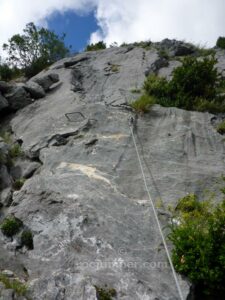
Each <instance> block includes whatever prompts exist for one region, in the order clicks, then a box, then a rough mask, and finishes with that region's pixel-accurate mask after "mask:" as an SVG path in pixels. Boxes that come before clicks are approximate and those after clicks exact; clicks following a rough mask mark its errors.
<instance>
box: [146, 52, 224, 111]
mask: <svg viewBox="0 0 225 300" xmlns="http://www.w3.org/2000/svg"><path fill="white" fill-rule="evenodd" d="M215 63H216V60H215V58H214V57H211V58H209V57H204V58H203V59H197V58H196V57H185V58H184V59H183V63H182V65H181V66H180V67H178V68H176V69H175V70H174V72H173V78H172V80H170V81H167V80H166V79H165V78H160V77H158V76H157V75H150V76H149V77H148V78H147V79H146V80H145V82H144V90H145V92H146V93H147V94H148V95H149V96H154V97H155V98H156V103H158V104H160V105H162V106H174V107H179V108H183V109H187V110H200V111H210V112H213V113H214V112H215V113H216V112H222V111H225V105H223V104H222V102H223V97H218V96H217V94H218V88H220V89H221V82H222V80H220V79H219V76H218V73H217V70H216V68H215Z"/></svg>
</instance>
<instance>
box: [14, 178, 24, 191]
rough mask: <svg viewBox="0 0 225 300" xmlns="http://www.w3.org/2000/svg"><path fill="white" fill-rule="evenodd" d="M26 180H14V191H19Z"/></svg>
mask: <svg viewBox="0 0 225 300" xmlns="http://www.w3.org/2000/svg"><path fill="white" fill-rule="evenodd" d="M25 181H26V179H25V178H19V179H16V180H15V181H14V183H13V188H14V189H15V190H16V191H19V190H20V189H21V188H22V186H23V185H24V183H25Z"/></svg>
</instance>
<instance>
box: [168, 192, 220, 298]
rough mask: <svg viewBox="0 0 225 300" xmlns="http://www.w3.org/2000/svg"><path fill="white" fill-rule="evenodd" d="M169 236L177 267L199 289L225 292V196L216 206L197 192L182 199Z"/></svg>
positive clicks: (203, 291)
mask: <svg viewBox="0 0 225 300" xmlns="http://www.w3.org/2000/svg"><path fill="white" fill-rule="evenodd" d="M169 239H170V241H172V243H173V246H174V248H173V251H172V260H173V263H174V266H175V269H176V271H177V272H179V273H181V274H183V275H185V276H187V277H188V278H189V279H190V280H191V281H192V283H194V284H195V287H196V291H198V292H199V291H201V292H202V293H203V295H204V294H205V295H210V296H214V297H216V295H217V296H218V295H222V294H223V293H225V286H224V282H225V200H224V201H223V202H222V203H220V204H218V205H215V206H213V205H212V203H211V202H210V201H203V202H199V201H198V198H197V196H195V195H193V194H190V195H188V196H186V197H184V198H182V199H180V200H179V202H178V205H177V208H176V210H175V213H174V216H173V219H172V225H171V232H170V234H169ZM223 295H224V294H223ZM200 299H205V298H204V297H202V298H200ZM213 299H214V298H213ZM215 299H216V298H215ZM218 299H219V298H218Z"/></svg>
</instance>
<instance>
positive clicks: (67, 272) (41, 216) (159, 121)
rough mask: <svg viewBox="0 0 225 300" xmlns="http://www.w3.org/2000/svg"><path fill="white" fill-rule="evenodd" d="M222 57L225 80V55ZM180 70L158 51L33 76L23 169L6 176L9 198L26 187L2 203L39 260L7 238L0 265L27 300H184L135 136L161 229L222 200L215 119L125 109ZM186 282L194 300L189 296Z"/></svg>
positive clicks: (117, 53)
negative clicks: (193, 206)
mask: <svg viewBox="0 0 225 300" xmlns="http://www.w3.org/2000/svg"><path fill="white" fill-rule="evenodd" d="M179 54H180V53H179ZM217 56H218V59H219V61H218V68H220V71H222V72H224V70H225V64H224V53H218V54H217ZM177 65H179V61H178V60H177V59H176V56H174V59H172V60H170V61H169V63H168V61H166V60H165V59H164V58H162V57H160V55H159V52H158V51H157V50H156V49H149V50H148V49H143V48H140V47H133V46H127V47H121V48H119V47H118V48H110V49H106V50H102V51H97V52H87V53H81V54H77V55H76V56H74V57H72V58H68V59H64V60H61V61H59V62H57V63H56V64H54V65H52V66H51V67H50V68H49V69H48V70H45V71H43V72H42V73H40V74H39V75H37V76H36V79H35V82H36V84H38V85H39V96H38V97H36V98H40V99H38V100H36V101H33V100H32V99H33V98H35V97H34V95H33V94H32V92H31V89H30V90H29V89H28V87H26V89H25V90H26V93H28V94H29V93H30V94H29V95H31V96H29V97H31V101H28V103H26V105H27V104H29V105H28V106H25V105H23V106H24V108H22V109H19V110H18V111H17V113H16V114H15V115H14V114H13V115H10V126H11V129H12V132H13V135H14V139H15V140H18V141H19V143H20V144H21V147H22V150H23V151H24V152H25V158H24V157H23V158H17V159H16V161H15V165H14V168H13V167H12V166H11V167H10V168H11V172H9V171H7V168H4V172H5V173H7V175H4V178H6V177H7V178H8V179H7V180H6V182H4V186H3V188H4V189H3V192H2V195H3V196H4V195H5V194H6V191H8V193H12V190H11V188H10V187H11V185H12V182H13V180H15V178H17V179H19V178H20V177H22V178H27V180H26V181H25V183H24V185H23V186H22V188H21V189H20V190H19V191H13V194H12V199H11V201H9V202H7V205H6V202H4V203H3V200H4V201H6V196H4V197H3V196H2V195H1V201H2V205H3V207H2V210H1V219H3V218H4V217H5V216H7V215H9V214H13V215H14V216H15V217H16V218H18V219H20V220H21V221H22V222H23V226H24V227H27V228H29V230H31V232H32V234H33V250H28V249H26V247H19V243H20V241H19V238H18V236H15V237H14V238H6V237H5V236H4V235H3V234H2V233H0V254H1V255H0V264H1V269H9V270H11V271H13V272H14V273H15V274H17V276H19V278H21V279H24V280H26V281H27V282H28V285H29V291H30V298H32V299H38V300H40V299H43V300H44V299H46V300H56V299H57V300H59V299H71V300H72V299H77V300H81V299H83V300H84V299H87V300H92V299H93V300H95V299H101V298H100V296H99V295H100V294H101V292H102V293H103V290H104V291H105V293H108V294H111V297H112V299H121V300H128V299H129V300H131V299H132V300H137V299H142V300H143V299H145V300H150V299H152V300H153V299H155V300H156V299H167V300H169V299H171V300H172V299H179V295H178V291H177V289H176V285H175V281H174V278H173V276H172V272H171V269H170V266H169V263H168V261H167V257H166V254H165V249H164V247H163V245H162V240H161V236H160V234H159V231H158V228H157V224H156V222H155V218H154V215H153V212H152V207H151V203H150V201H149V199H148V196H147V193H146V190H145V186H144V182H143V178H142V174H141V169H140V165H139V162H138V157H137V153H136V150H135V147H134V141H133V138H132V134H131V133H132V130H133V132H134V138H135V141H136V143H137V147H138V150H139V153H140V156H141V161H142V164H143V166H144V173H145V176H146V178H147V184H148V187H149V190H150V193H151V196H152V198H153V201H154V203H155V204H156V206H157V207H158V209H157V212H158V216H159V219H160V222H161V224H162V227H163V226H165V225H167V224H168V222H169V217H170V213H169V211H168V206H169V205H172V206H175V205H176V203H177V200H178V199H179V198H180V197H182V196H185V195H186V194H187V193H190V192H195V193H196V194H198V195H202V194H203V193H204V192H205V190H206V189H208V190H212V191H214V190H216V189H217V184H218V178H219V177H220V175H221V174H222V173H223V172H224V167H225V147H224V138H223V136H222V135H220V134H219V133H218V132H217V131H216V129H215V128H214V126H213V122H215V120H216V117H215V116H214V115H211V114H209V113H199V112H191V111H184V110H180V109H177V108H163V107H161V106H159V105H155V106H154V107H153V108H152V109H151V111H150V112H149V113H147V114H145V115H136V114H135V112H134V111H133V110H132V109H131V108H130V106H129V103H131V102H132V101H133V100H134V99H136V98H137V97H138V93H134V92H133V90H134V89H135V90H136V91H137V92H138V90H139V89H140V88H141V87H142V84H143V82H144V79H145V75H146V74H148V73H149V72H158V73H159V74H160V75H164V76H167V77H168V78H169V77H170V76H171V73H172V70H173V68H174V67H175V66H177ZM49 74H50V75H49ZM52 74H54V75H52ZM57 75H58V76H57ZM43 78H44V79H43ZM49 78H50V79H51V80H52V78H53V80H52V81H51V80H50V83H49V82H47V80H49ZM58 79H59V81H58ZM56 81H58V82H57V83H56ZM32 82H34V79H32V80H31V81H30V82H29V83H28V84H27V85H29V86H31V85H34V83H32ZM46 84H47V85H46ZM52 84H53V85H52ZM40 86H41V87H42V89H41V90H40ZM20 88H23V89H24V87H20ZM33 88H34V89H35V90H36V89H37V86H36V87H34V86H33ZM7 97H8V98H9V96H7ZM7 97H6V98H7ZM29 97H28V98H27V99H30V98H29ZM41 97H42V98H41ZM13 99H14V98H13ZM13 101H15V100H13ZM14 103H15V102H14ZM30 103H31V104H30ZM9 105H10V104H9ZM14 108H15V107H14ZM18 108H20V107H17V106H16V109H18ZM130 117H133V124H130ZM7 122H8V119H7ZM7 122H6V121H5V122H4V123H2V126H6V125H5V124H7ZM34 164H35V165H34ZM31 166H33V169H32V167H31ZM28 167H29V168H31V169H32V172H31V173H29V172H28V173H29V176H24V173H25V171H27V169H28ZM16 171H17V172H19V175H15V173H16ZM2 172H3V166H2ZM25 175H26V174H25ZM2 177H3V176H2ZM9 197H10V196H9V195H8V199H9ZM159 202H160V205H157V204H158V203H159ZM164 233H165V235H166V233H167V229H165V230H164ZM178 277H179V282H180V285H181V287H182V293H183V296H184V299H187V297H188V295H189V294H190V284H189V283H188V281H187V280H186V279H185V278H181V277H180V276H178ZM9 297H11V296H9ZM7 299H12V298H7ZM102 299H103V298H102ZM106 299H108V298H106Z"/></svg>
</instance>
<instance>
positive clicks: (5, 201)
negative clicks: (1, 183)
mask: <svg viewBox="0 0 225 300" xmlns="http://www.w3.org/2000/svg"><path fill="white" fill-rule="evenodd" d="M0 202H1V203H2V205H3V206H5V207H8V206H10V204H11V203H12V189H11V188H10V187H8V188H6V189H4V190H2V192H1V194H0Z"/></svg>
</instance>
